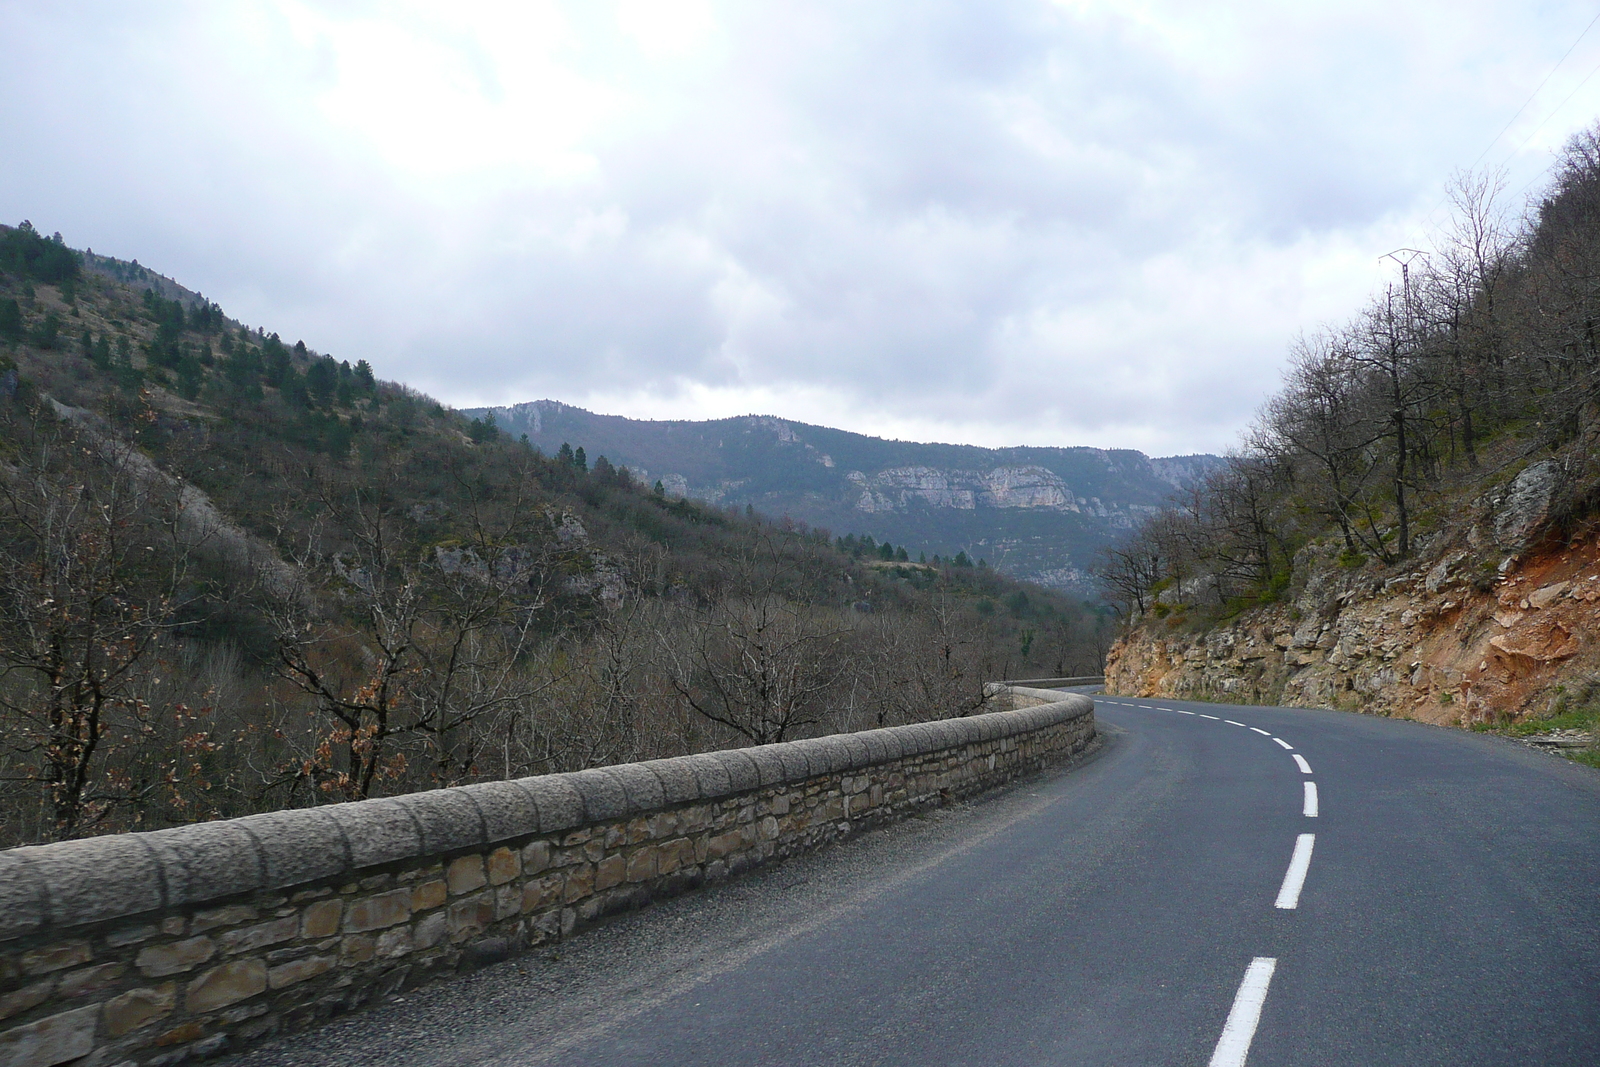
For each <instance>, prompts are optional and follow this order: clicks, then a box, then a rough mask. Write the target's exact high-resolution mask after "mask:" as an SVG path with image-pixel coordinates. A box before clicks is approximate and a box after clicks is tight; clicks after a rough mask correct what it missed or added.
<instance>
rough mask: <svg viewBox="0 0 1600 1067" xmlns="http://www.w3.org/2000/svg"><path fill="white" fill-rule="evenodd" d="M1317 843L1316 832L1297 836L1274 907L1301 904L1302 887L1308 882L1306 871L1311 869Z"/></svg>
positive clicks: (1297, 905) (1293, 906) (1292, 906)
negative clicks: (1312, 853)
mask: <svg viewBox="0 0 1600 1067" xmlns="http://www.w3.org/2000/svg"><path fill="white" fill-rule="evenodd" d="M1316 843H1317V835H1316V834H1301V835H1300V836H1299V837H1297V838H1295V842H1294V855H1293V856H1290V857H1289V870H1288V871H1287V872H1285V874H1284V876H1283V888H1281V889H1279V890H1278V899H1277V900H1276V901H1274V902H1273V906H1274V907H1279V908H1284V909H1289V908H1297V907H1299V906H1300V889H1301V887H1302V886H1304V885H1305V884H1306V872H1307V871H1309V870H1310V869H1311V849H1312V847H1313V846H1314V845H1315V844H1316Z"/></svg>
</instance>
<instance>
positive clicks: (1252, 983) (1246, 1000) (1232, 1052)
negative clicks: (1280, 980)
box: [1211, 956, 1278, 1067]
mask: <svg viewBox="0 0 1600 1067" xmlns="http://www.w3.org/2000/svg"><path fill="white" fill-rule="evenodd" d="M1277 969H1278V961H1277V960H1276V959H1274V958H1273V957H1271V956H1257V957H1256V958H1255V959H1253V960H1251V961H1250V966H1249V967H1246V968H1245V972H1244V981H1242V982H1240V983H1239V992H1238V993H1237V994H1236V995H1235V996H1234V998H1233V1009H1232V1010H1231V1011H1229V1012H1228V1021H1227V1022H1226V1023H1224V1024H1223V1027H1222V1036H1221V1037H1219V1038H1217V1050H1216V1051H1215V1052H1213V1053H1212V1054H1211V1067H1244V1060H1245V1057H1246V1056H1248V1055H1250V1042H1251V1040H1253V1039H1254V1038H1255V1036H1256V1025H1257V1024H1258V1023H1260V1022H1261V1006H1262V1005H1263V1004H1265V1003H1266V1001H1267V986H1268V985H1269V984H1270V983H1271V982H1272V972H1273V971H1275V970H1277Z"/></svg>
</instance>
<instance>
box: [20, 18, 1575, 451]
mask: <svg viewBox="0 0 1600 1067" xmlns="http://www.w3.org/2000/svg"><path fill="white" fill-rule="evenodd" d="M1200 8H1204V9H1205V10H1200ZM1285 8H1289V9H1290V10H1285ZM1592 18H1593V12H1592V11H1591V10H1589V9H1587V8H1585V7H1584V6H1583V5H1580V4H1576V3H1573V4H1550V5H1545V6H1543V7H1542V8H1539V9H1538V10H1534V11H1530V10H1528V8H1527V6H1526V5H1517V4H1512V3H1509V2H1482V3H1476V4H1471V3H1468V4H1462V3H1453V4H1449V5H1446V4H1443V3H1430V2H1420V3H1415V4H1409V5H1405V6H1404V8H1403V9H1400V8H1399V5H1394V4H1392V3H1385V4H1378V3H1362V2H1354V3H1349V2H1347V3H1339V4H1326V5H1310V4H1307V5H1282V4H1266V3H1240V4H1234V5H1229V6H1226V7H1217V6H1215V5H1199V6H1197V5H1193V4H1180V3H1154V2H1151V3H1127V2H1118V3H1092V2H1081V3H1048V2H1026V0H1016V2H1010V3H1007V2H993V0H989V2H971V3H960V2H954V0H944V2H940V0H918V2H916V3H902V2H884V3H877V4H859V3H842V2H841V3H828V2H819V3H811V4H806V5H755V4H748V3H727V4H721V3H714V2H710V0H703V2H702V0H618V2H614V3H601V2H583V3H571V4H560V3H545V4H539V3H487V2H478V3H473V2H467V3H452V4H448V5H444V4H438V5H427V4H396V3H383V4H378V3H360V2H342V3H334V2H329V3H322V4H316V3H293V2H274V3H266V2H261V3H253V4H252V3H240V4H230V5H215V4H202V3H194V4H176V3H175V4H163V5H154V6H151V5H138V6H130V5H113V4H103V5H101V4H92V5H90V4H84V5H72V4H63V5H54V4H52V5H36V4H28V3H0V33H3V35H4V37H5V39H7V40H8V41H9V42H11V46H10V47H9V48H8V52H9V53H10V54H11V56H12V57H13V60H14V61H9V62H8V63H7V64H6V65H5V66H4V67H3V68H0V124H3V130H4V143H5V145H6V148H5V150H4V152H3V155H0V218H4V219H5V220H6V221H10V222H15V221H18V220H20V219H21V218H23V217H28V218H30V219H32V220H33V221H34V223H35V224H36V225H38V226H39V227H41V228H42V229H45V230H47V231H50V230H60V231H61V232H62V234H63V235H64V236H65V237H66V239H67V240H68V241H69V242H71V243H73V244H76V245H79V246H83V245H89V246H93V247H94V248H95V250H96V251H98V252H102V253H107V254H112V255H120V256H124V257H130V258H131V257H134V256H137V257H138V258H139V259H140V261H141V262H143V263H146V264H147V265H150V266H152V267H154V268H156V269H158V270H161V271H162V272H164V273H167V274H171V275H173V276H174V277H176V278H178V279H179V280H180V281H182V282H184V283H185V284H188V285H190V286H192V287H196V288H199V289H201V290H203V291H204V292H205V293H206V294H207V295H208V296H210V297H212V298H213V299H216V300H219V301H220V302H221V303H222V304H223V306H224V308H226V309H227V310H228V311H229V312H230V313H231V314H234V315H236V316H238V317H240V318H242V319H244V320H246V321H248V322H251V323H258V324H261V325H265V326H266V327H268V328H269V329H273V330H278V331H280V332H281V333H283V334H284V336H285V337H287V338H296V337H303V338H305V339H306V341H307V342H308V343H310V344H313V345H315V346H317V347H320V348H323V349H325V350H328V351H331V352H333V353H334V354H336V355H339V356H341V357H344V358H349V359H351V360H352V361H353V360H355V359H358V358H364V359H367V360H369V361H370V362H371V363H372V364H373V365H374V367H376V368H377V369H378V371H379V372H380V374H382V375H384V376H386V377H392V378H397V379H402V380H405V381H408V382H410V383H412V384H414V385H416V386H418V387H420V388H422V389H424V390H426V391H428V392H431V393H433V394H434V395H436V396H439V397H440V398H442V399H444V400H446V401H448V402H452V403H456V404H459V405H468V404H474V403H513V402H517V401H520V400H528V399H534V398H538V397H552V398H556V399H561V400H565V401H568V402H572V403H578V404H581V405H583V406H586V407H590V408H593V409H596V410H601V411H607V412H615V413H619V414H628V415H633V416H637V417H673V418H696V417H720V416H724V415H730V414H743V413H747V412H764V413H771V414H778V415H782V416H785V417H789V418H794V419H800V420H804V421H809V422H818V423H826V424H830V425H838V426H844V427H846V428H849V429H854V430H859V431H863V432H868V433H878V434H884V435H888V436H900V437H911V438H920V439H940V440H960V441H969V442H972V443H978V444H986V445H1004V444H1022V443H1028V444H1061V445H1070V444H1095V445H1101V446H1123V447H1136V448H1142V449H1145V450H1146V451H1150V452H1155V453H1170V452H1184V451H1195V450H1212V451H1215V450H1220V449H1222V448H1224V447H1226V446H1227V445H1228V444H1229V443H1230V442H1231V441H1232V439H1233V438H1234V437H1235V435H1236V434H1237V432H1238V430H1239V428H1240V427H1241V426H1242V425H1243V424H1244V423H1245V422H1246V421H1248V419H1249V417H1250V416H1251V414H1252V413H1253V411H1254V410H1255V408H1256V406H1257V405H1258V404H1259V403H1260V401H1261V400H1262V398H1263V397H1264V396H1265V395H1266V394H1267V393H1268V392H1270V391H1271V390H1272V388H1273V387H1274V386H1275V385H1276V382H1277V374H1278V367H1279V366H1280V364H1281V362H1282V358H1283V352H1284V348H1285V345H1286V343H1287V342H1288V340H1289V339H1290V338H1291V337H1292V335H1293V334H1294V333H1295V332H1296V331H1298V330H1300V329H1302V328H1309V327H1312V326H1315V325H1316V324H1317V323H1318V322H1319V321H1325V320H1329V319H1337V318H1341V317H1343V316H1344V315H1345V314H1347V313H1348V312H1349V311H1350V310H1352V309H1353V308H1354V306H1355V305H1356V303H1357V302H1359V300H1360V299H1361V298H1362V297H1363V296H1364V295H1365V294H1366V293H1367V292H1369V291H1370V290H1371V289H1372V288H1373V286H1375V285H1376V284H1379V282H1380V281H1381V280H1382V279H1383V278H1384V277H1385V274H1384V269H1385V268H1384V266H1383V265H1382V264H1380V262H1379V259H1378V257H1379V256H1380V255H1381V254H1382V253H1384V252H1386V251H1388V250H1390V249H1392V248H1395V247H1397V246H1400V245H1407V244H1410V245H1415V244H1418V243H1420V242H1421V241H1422V240H1423V239H1424V235H1425V231H1426V229H1427V228H1428V226H1429V223H1430V217H1431V219H1432V221H1433V222H1434V223H1435V224H1436V222H1437V221H1438V219H1439V217H1440V216H1439V211H1438V206H1439V201H1440V199H1441V197H1442V189H1443V185H1444V182H1445V180H1446V179H1447V177H1448V175H1449V174H1450V172H1451V171H1452V170H1453V169H1456V168H1459V167H1463V166H1467V165H1470V164H1472V163H1473V162H1474V157H1476V156H1477V155H1478V154H1479V153H1480V152H1482V151H1484V149H1485V146H1489V151H1488V152H1487V153H1485V156H1484V162H1485V163H1487V164H1501V163H1504V164H1505V165H1506V167H1507V168H1508V172H1509V174H1510V178H1511V187H1512V189H1513V191H1515V190H1516V189H1518V188H1520V187H1523V186H1526V185H1527V184H1528V183H1530V182H1534V181H1535V180H1536V179H1537V176H1538V175H1539V174H1540V173H1541V172H1542V170H1543V169H1544V168H1545V167H1546V166H1547V165H1548V163H1549V160H1550V153H1551V151H1552V149H1553V148H1555V147H1557V146H1559V144H1560V143H1561V142H1562V141H1563V140H1564V139H1565V137H1566V136H1568V135H1569V134H1570V133H1571V132H1572V131H1573V130H1574V129H1576V128H1578V127H1580V126H1583V125H1585V124H1587V122H1589V121H1590V120H1591V118H1592V116H1593V115H1594V114H1595V113H1596V112H1597V111H1600V78H1596V77H1593V75H1594V73H1595V70H1596V67H1597V66H1600V28H1597V29H1596V30H1594V31H1593V32H1592V33H1591V35H1590V36H1589V37H1586V38H1583V39H1581V40H1579V43H1578V46H1577V47H1576V48H1575V49H1573V51H1572V53H1571V55H1570V56H1569V57H1568V59H1567V60H1566V62H1565V63H1563V64H1562V65H1561V66H1560V67H1559V68H1557V69H1556V73H1555V75H1554V76H1552V77H1551V78H1550V81H1549V82H1548V83H1546V85H1545V86H1544V87H1543V88H1542V89H1541V90H1540V92H1539V94H1538V95H1537V96H1535V97H1534V99H1533V101H1532V103H1531V104H1530V106H1529V107H1528V109H1527V110H1526V111H1525V112H1524V113H1523V114H1522V115H1520V116H1518V118H1517V120H1516V121H1515V122H1514V123H1512V126H1511V128H1510V129H1509V130H1507V131H1506V133H1505V135H1504V136H1503V137H1500V138H1499V139H1498V140H1494V139H1495V137H1496V134H1497V133H1499V132H1500V131H1501V128H1502V127H1504V126H1505V125H1506V123H1507V122H1508V121H1509V120H1511V118H1512V115H1513V113H1514V112H1515V111H1516V109H1517V107H1518V106H1519V105H1521V104H1522V103H1523V101H1524V100H1525V99H1527V98H1528V96H1529V94H1530V93H1532V92H1533V90H1534V89H1535V87H1537V86H1538V85H1539V83H1540V79H1541V78H1543V77H1545V75H1546V74H1548V73H1549V72H1550V70H1551V68H1552V66H1553V65H1554V64H1555V63H1556V61H1557V60H1558V59H1560V58H1561V56H1562V54H1563V53H1564V52H1565V51H1566V50H1567V49H1568V47H1569V46H1571V45H1572V44H1573V41H1574V40H1575V39H1578V35H1579V33H1580V32H1581V31H1583V29H1584V27H1585V26H1586V25H1587V24H1588V23H1589V21H1590V20H1591V19H1592ZM1586 76H1589V77H1588V80H1585V77H1586Z"/></svg>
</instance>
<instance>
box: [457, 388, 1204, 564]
mask: <svg viewBox="0 0 1600 1067" xmlns="http://www.w3.org/2000/svg"><path fill="white" fill-rule="evenodd" d="M463 414H466V415H470V416H473V417H475V418H479V419H487V418H488V417H489V416H491V415H492V416H493V417H494V420H495V423H496V425H498V426H499V427H500V428H501V429H502V430H504V431H506V432H508V433H510V434H511V435H512V436H513V437H520V436H524V435H525V436H526V437H527V439H528V441H529V443H531V444H533V445H534V446H536V447H538V448H539V449H541V450H543V451H544V452H546V453H554V452H556V451H557V450H558V449H559V448H560V446H561V445H562V444H570V445H572V446H573V447H582V448H583V449H584V450H585V452H586V453H587V455H588V456H589V457H590V458H591V459H594V458H597V457H599V456H602V455H603V456H605V457H606V458H607V460H608V461H609V462H611V463H612V464H615V465H619V466H625V467H627V468H628V470H629V472H630V473H631V474H632V475H633V476H634V477H635V478H637V479H638V480H640V481H642V482H644V483H646V484H650V483H653V482H657V481H659V482H660V483H661V485H662V488H663V489H664V490H665V491H666V493H667V494H668V495H669V496H674V497H689V498H692V499H696V500H704V501H707V502H711V503H717V504H722V505H725V506H727V505H731V506H735V507H741V508H742V507H744V506H746V505H749V506H751V507H754V508H755V509H756V510H757V511H760V512H764V513H765V514H768V515H773V516H784V515H787V516H789V517H791V518H794V519H798V520H800V521H803V522H806V523H809V524H811V525H813V526H821V527H825V528H828V529H830V530H832V531H834V532H835V533H836V534H845V533H858V534H867V535H870V536H872V537H874V538H877V539H879V540H887V541H893V542H895V543H897V544H904V545H906V546H908V547H909V548H910V549H911V551H912V552H913V553H919V552H926V553H927V554H929V555H934V554H938V555H941V556H949V555H953V554H955V553H956V552H959V551H965V552H966V553H967V554H968V555H970V556H972V557H973V558H982V559H986V560H987V561H988V562H989V563H991V564H992V565H994V566H995V567H997V568H999V569H1000V570H1002V571H1004V572H1006V573H1008V574H1011V575H1014V576H1016V577H1019V578H1024V579H1026V580H1028V581H1031V582H1036V583H1038V584H1040V585H1044V586H1051V587H1055V588H1058V589H1067V590H1073V591H1076V592H1088V591H1090V589H1091V585H1090V581H1089V578H1088V575H1087V570H1088V568H1089V566H1090V565H1091V564H1092V563H1093V561H1094V556H1095V553H1096V552H1097V551H1098V550H1099V548H1100V547H1101V546H1102V545H1105V544H1107V543H1109V542H1111V541H1113V540H1115V539H1117V538H1118V537H1119V536H1120V535H1121V534H1123V533H1125V532H1126V531H1127V530H1129V529H1131V528H1132V527H1133V525H1134V524H1135V523H1136V522H1137V521H1138V520H1139V519H1141V518H1142V517H1144V516H1146V515H1151V514H1154V513H1155V512H1156V511H1158V510H1160V509H1161V507H1162V506H1163V505H1164V504H1165V503H1166V501H1167V500H1168V498H1169V497H1170V495H1171V494H1172V492H1173V491H1174V490H1175V489H1177V488H1180V487H1182V486H1184V485H1185V484H1188V483H1189V482H1191V481H1192V480H1194V479H1196V478H1198V477H1200V476H1201V475H1203V474H1204V473H1205V472H1206V471H1208V470H1210V469H1211V468H1212V467H1214V466H1215V465H1217V464H1218V463H1219V462H1221V461H1220V460H1219V459H1218V458H1217V457H1216V456H1209V455H1198V456H1173V457H1166V458H1158V459H1151V458H1150V457H1148V456H1146V455H1144V454H1143V453H1142V452H1136V451H1133V450H1132V449H1112V450H1106V449H1098V448H1028V447H1019V448H979V447H976V446H973V445H949V444H921V443H917V442H912V441H889V440H885V439H883V438H880V437H869V436H867V435H865V434H859V433H851V432H849V431H847V430H836V429H832V428H829V427H826V426H812V425H808V424H806V423H800V422H790V421H788V420H785V419H779V418H774V417H772V416H767V415H751V416H745V417H742V418H733V419H716V420H711V421H706V422H689V421H644V420H638V419H627V418H622V417H620V416H616V415H597V414H595V413H593V412H590V411H585V410H584V409H583V408H579V407H573V406H572V405H570V404H562V403H559V402H557V401H554V400H535V401H532V402H529V403H525V404H516V405H513V406H510V407H493V408H475V409H466V410H464V411H463Z"/></svg>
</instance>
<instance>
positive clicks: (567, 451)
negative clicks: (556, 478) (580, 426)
mask: <svg viewBox="0 0 1600 1067" xmlns="http://www.w3.org/2000/svg"><path fill="white" fill-rule="evenodd" d="M556 462H557V463H559V464H561V465H562V466H563V467H570V466H572V465H573V458H572V446H571V445H569V444H567V443H566V442H565V441H562V442H561V448H560V449H559V450H558V451H557V452H556Z"/></svg>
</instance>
